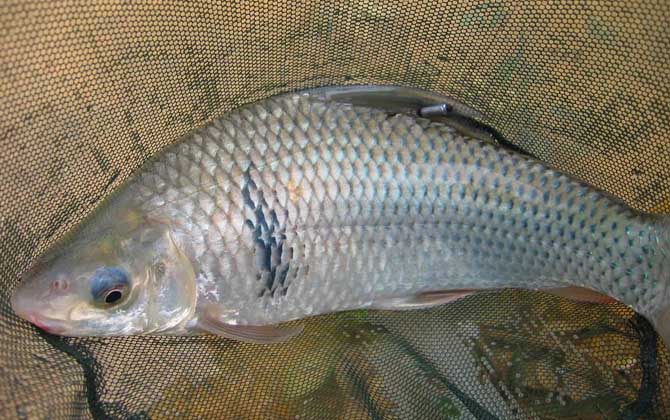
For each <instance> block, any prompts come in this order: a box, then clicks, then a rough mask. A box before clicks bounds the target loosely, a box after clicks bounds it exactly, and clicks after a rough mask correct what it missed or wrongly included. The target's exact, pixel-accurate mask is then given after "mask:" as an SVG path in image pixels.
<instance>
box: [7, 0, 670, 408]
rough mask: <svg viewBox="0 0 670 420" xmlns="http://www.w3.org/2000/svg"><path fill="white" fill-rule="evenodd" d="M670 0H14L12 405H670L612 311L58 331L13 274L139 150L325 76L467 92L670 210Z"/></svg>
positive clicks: (474, 311)
mask: <svg viewBox="0 0 670 420" xmlns="http://www.w3.org/2000/svg"><path fill="white" fill-rule="evenodd" d="M669 19H670V4H668V3H666V2H653V1H652V2H640V1H630V2H616V3H614V2H598V1H537V2H532V3H526V2H510V1H487V2H484V1H474V2H473V1H448V2H446V1H411V2H410V1H400V0H391V1H364V0H360V1H335V0H332V1H284V0H280V1H254V0H249V1H230V2H228V1H225V2H224V1H221V2H214V1H212V2H194V3H186V2H159V1H143V2H125V1H116V0H114V1H112V0H105V1H98V0H96V1H68V2H47V1H42V2H40V1H37V2H35V1H33V2H19V1H17V2H11V1H5V2H2V3H0V34H1V36H2V45H3V47H2V48H1V49H0V71H1V72H2V77H1V78H0V97H1V98H2V100H1V102H0V146H1V151H0V281H1V282H2V286H3V287H2V288H0V328H1V334H0V417H1V418H3V419H4V418H17V419H33V418H53V419H60V418H123V419H130V418H134V419H149V418H151V419H173V418H217V419H218V418H231V419H234V418H240V419H247V418H263V419H266V418H278V419H291V418H303V419H304V418H317V419H331V418H332V419H335V418H343V419H358V418H360V419H368V418H370V419H376V418H409V419H412V418H476V419H495V418H540V419H557V418H561V419H563V418H570V419H577V418H579V419H584V418H593V419H596V418H597V419H600V418H631V419H632V418H667V417H670V378H669V375H670V371H669V368H668V362H669V360H670V358H669V355H668V350H667V349H666V348H665V347H664V346H663V344H662V343H661V342H660V339H659V338H658V337H657V336H656V334H655V333H654V332H653V329H651V327H650V325H649V324H648V323H647V322H646V321H645V320H644V319H643V318H641V317H639V316H637V315H636V314H634V313H633V312H631V311H630V310H628V309H627V308H625V307H623V306H617V305H592V304H585V303H573V302H569V301H567V300H562V299H559V298H555V297H551V296H548V295H545V294H541V293H537V292H524V291H511V290H510V291H503V292H498V293H486V294H481V295H477V296H473V297H469V298H466V299H464V300H462V301H459V302H456V303H454V304H452V305H448V306H444V307H438V308H434V309H431V310H426V311H412V312H401V313H392V312H381V311H354V312H346V313H341V314H334V315H327V316H321V317H316V318H312V319H309V320H306V321H304V324H305V333H304V334H303V335H301V336H300V337H298V338H297V339H295V340H293V341H291V342H289V343H286V344H282V345H275V346H257V345H250V344H241V343H235V342H231V341H227V340H225V339H221V338H217V337H188V338H187V337H182V338H178V337H123V338H110V339H64V338H59V337H55V336H51V335H48V334H45V333H41V332H39V331H38V330H37V329H35V328H34V327H32V326H30V325H29V324H28V323H26V322H24V321H21V320H20V319H18V317H16V316H15V315H14V314H13V313H12V311H11V309H10V307H9V296H10V295H11V293H12V291H13V290H14V288H15V287H16V285H17V284H18V282H19V274H20V273H21V272H22V271H23V270H24V269H25V268H26V267H27V266H28V265H29V264H30V263H31V262H32V261H34V259H35V258H36V257H37V256H38V255H39V254H40V253H41V252H42V251H44V250H45V249H46V247H48V246H49V245H50V244H52V243H54V242H55V241H56V240H58V239H59V238H60V237H62V236H63V234H65V233H66V232H67V231H68V230H70V229H71V228H72V227H74V226H75V225H76V224H77V223H78V222H80V221H81V220H82V219H83V218H84V217H85V216H86V215H87V214H88V213H90V212H91V211H92V210H93V209H94V208H95V206H96V205H97V204H99V203H100V202H101V200H103V199H104V198H105V197H106V196H107V194H109V193H110V192H111V191H113V190H114V188H115V187H117V186H118V185H120V184H121V183H122V182H123V181H124V180H125V179H127V178H128V177H129V176H130V175H131V174H132V172H133V171H134V170H135V169H137V168H138V167H139V166H140V165H141V164H142V163H143V162H145V161H146V160H147V159H148V158H150V157H151V156H153V155H154V154H156V153H157V152H159V151H160V150H162V149H163V148H164V147H165V146H166V145H168V144H170V143H173V142H174V141H177V140H178V139H180V138H182V137H183V136H184V135H185V134H187V133H188V132H190V131H192V130H193V129H194V128H197V127H199V126H202V125H203V124H204V123H206V122H207V121H209V120H211V119H212V118H216V117H218V116H221V115H222V114H223V113H225V112H226V111H229V110H231V109H234V108H236V107H238V106H240V105H242V104H245V103H248V102H251V101H254V100H258V99H262V98H265V97H268V96H270V95H273V94H277V93H281V92H286V91H291V90H296V89H304V88H311V87H318V86H325V85H342V84H368V83H375V84H392V85H404V86H412V87H418V88H422V89H427V90H431V91H434V92H437V93H440V94H444V95H447V96H451V97H454V98H456V99H458V100H460V101H461V102H463V103H465V104H467V105H469V106H471V107H472V108H474V109H477V110H479V111H480V112H482V114H483V115H484V116H485V118H484V122H486V123H487V124H490V125H491V126H493V127H495V128H496V129H497V130H498V131H499V132H500V133H501V134H502V135H503V136H504V137H505V138H507V139H508V140H509V141H511V142H512V143H514V144H516V145H518V146H520V147H521V148H523V149H524V150H526V151H528V152H529V153H531V154H533V155H534V156H537V157H538V158H539V159H541V160H543V161H545V162H547V163H548V164H550V165H552V166H554V167H557V168H559V169H562V170H563V171H566V172H568V173H571V174H573V175H574V176H576V177H578V178H580V179H583V180H585V181H587V182H589V183H591V184H593V185H595V186H597V187H599V188H601V189H603V190H606V191H608V192H610V193H611V194H613V195H615V196H617V197H619V198H621V199H622V200H624V201H626V202H627V203H628V204H629V205H630V206H632V207H634V208H636V209H639V210H641V211H645V212H652V213H659V214H668V213H670V140H668V138H667V137H668V135H667V133H668V126H669V125H670V121H669V117H668V109H670V103H669V101H670V92H669V86H670V85H669V84H668V83H667V80H668V79H669V76H670V74H668V73H670V70H668V69H670V53H669V51H670V49H669V48H668V47H669V46H670V45H669V44H670V36H669V34H668V25H667V22H668V21H669Z"/></svg>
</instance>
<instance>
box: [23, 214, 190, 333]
mask: <svg viewBox="0 0 670 420" xmlns="http://www.w3.org/2000/svg"><path fill="white" fill-rule="evenodd" d="M131 213H133V214H126V213H119V212H118V211H117V212H114V214H113V215H112V216H111V217H110V215H109V214H106V215H105V216H106V217H95V218H94V220H92V221H91V222H89V223H88V224H87V225H85V226H86V227H85V228H84V229H82V230H80V231H79V232H76V233H75V234H73V235H72V236H71V237H70V238H69V239H68V240H67V241H66V243H65V244H61V245H59V246H57V247H56V248H54V250H53V251H50V252H48V253H47V254H46V255H45V256H44V257H42V258H41V259H40V260H38V262H37V263H36V264H35V265H34V266H32V267H31V268H30V269H29V270H28V271H27V272H26V273H25V274H24V275H23V276H22V281H21V283H20V284H19V286H18V288H17V289H16V291H15V292H14V294H13V296H12V299H11V304H12V308H13V310H14V312H16V313H17V314H18V315H19V316H21V317H22V318H24V319H26V320H27V321H29V322H31V323H33V324H34V325H36V326H37V327H39V328H41V329H43V330H45V331H47V332H50V333H53V334H59V335H65V336H112V335H135V334H149V333H156V332H161V331H166V330H169V329H171V328H174V327H175V326H178V325H180V324H181V323H183V322H185V321H187V320H188V319H190V318H191V317H192V316H193V313H194V311H195V303H196V289H195V274H194V270H193V267H192V265H191V262H190V261H189V259H188V258H187V257H186V256H185V254H184V253H183V252H182V251H181V249H180V247H179V246H178V244H177V242H176V241H175V239H174V234H173V229H172V227H171V226H170V224H169V223H162V222H160V221H156V220H150V219H148V218H147V217H144V216H142V215H141V214H138V213H137V212H131Z"/></svg>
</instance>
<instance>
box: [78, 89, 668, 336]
mask: <svg viewBox="0 0 670 420" xmlns="http://www.w3.org/2000/svg"><path fill="white" fill-rule="evenodd" d="M127 209H135V210H137V211H139V212H140V213H141V214H142V215H143V217H146V220H150V221H159V222H160V223H165V224H166V226H169V229H170V234H171V235H172V236H173V237H174V240H175V242H176V244H177V247H178V248H179V249H180V250H181V251H182V252H183V253H184V254H185V256H186V257H187V259H188V261H189V262H190V264H191V266H192V268H193V271H194V273H195V278H196V283H197V291H198V292H197V297H196V307H195V308H194V310H193V314H192V316H191V319H190V320H191V321H197V319H198V317H199V316H201V315H202V311H204V309H203V308H209V309H208V310H212V308H215V309H216V311H217V314H218V322H222V323H226V324H231V325H267V324H276V323H279V322H282V321H288V320H293V319H299V318H303V317H305V316H310V315H316V314H320V313H327V312H333V311H340V310H347V309H355V308H368V307H389V302H395V300H397V299H399V298H401V299H408V300H411V299H412V297H413V296H417V295H419V294H421V293H424V292H431V291H441V290H452V289H499V288H503V287H523V288H531V289H546V288H555V287H562V286H570V285H577V286H584V287H587V288H590V289H593V290H596V291H599V292H603V293H605V294H608V295H610V296H612V297H614V298H617V299H620V300H621V301H623V302H624V303H626V304H628V305H630V306H632V307H633V308H635V309H636V310H638V311H640V312H641V313H643V314H644V315H646V316H648V317H649V318H650V319H651V320H652V322H655V323H656V326H657V327H659V326H660V328H661V329H663V328H666V327H664V325H659V324H658V319H660V317H662V316H667V315H664V314H666V313H668V312H667V311H668V303H667V302H668V301H669V300H670V296H669V295H668V293H670V292H669V290H668V289H669V288H668V283H670V278H669V277H670V274H668V273H670V255H669V251H668V249H670V229H669V228H668V221H667V219H663V218H655V217H652V216H648V215H641V214H638V213H635V212H634V211H632V210H630V209H629V208H627V207H626V206H625V205H623V204H622V203H620V202H618V201H616V200H614V199H612V198H611V197H609V196H608V195H606V194H604V193H601V192H599V191H596V190H594V189H593V188H591V187H589V186H587V185H586V184H582V183H580V182H578V181H576V180H573V179H571V178H570V177H568V176H566V175H564V174H561V173H559V172H556V171H554V170H552V169H550V168H548V167H546V166H544V165H542V164H541V163H539V162H537V161H535V160H533V159H531V158H529V157H526V156H523V155H520V154H517V153H515V152H512V151H509V150H506V149H504V148H501V147H499V146H496V145H493V144H490V143H486V142H483V141H480V140H476V139H473V138H469V137H466V136H464V135H462V134H460V133H459V132H457V131H456V130H455V129H454V128H452V127H450V126H448V125H445V124H443V123H440V122H435V121H430V120H428V119H423V118H417V117H415V116H412V115H407V114H402V113H401V114H393V113H390V112H387V111H384V110H380V109H373V108H367V107H364V106H359V105H356V106H354V105H350V104H344V103H336V102H332V101H325V100H323V99H322V98H320V97H319V96H318V95H314V96H313V95H311V94H288V95H282V96H277V97H274V98H271V99H268V100H265V101H263V102H259V103H255V104H251V105H248V106H245V107H242V108H241V109H238V110H236V111H233V112H231V113H229V114H227V115H225V116H223V117H222V118H219V119H216V120H214V121H212V122H210V123H209V124H207V125H206V126H204V127H203V128H201V129H200V130H198V131H196V132H194V133H192V134H191V135H190V136H188V137H187V138H185V139H183V140H182V141H181V142H179V143H177V144H175V145H173V146H172V147H170V148H168V149H166V150H165V151H163V152H161V153H160V154H159V155H158V156H157V157H156V158H155V159H154V160H153V161H151V162H150V163H148V164H147V165H146V166H145V167H143V168H142V170H141V171H140V172H139V174H138V176H136V177H134V178H132V179H131V180H129V181H128V182H127V183H126V184H125V185H124V186H123V187H122V189H121V191H120V192H119V193H118V194H115V195H114V197H113V198H112V199H110V201H109V202H108V203H106V207H105V210H104V211H103V213H104V214H106V216H105V217H106V218H107V219H105V220H111V219H114V218H115V217H117V218H118V217H120V216H118V215H120V214H123V212H124V211H126V210H127ZM97 220H99V219H92V221H91V222H90V223H91V224H95V223H98V222H97ZM91 229H93V228H91ZM89 232H90V230H89ZM186 321H188V320H185V321H184V322H182V323H180V324H179V327H178V328H177V327H175V329H174V331H173V332H175V333H184V332H187V330H188V329H189V328H196V327H194V325H197V323H193V322H191V323H187V322H186ZM168 332H169V331H168Z"/></svg>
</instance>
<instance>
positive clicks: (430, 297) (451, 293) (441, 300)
mask: <svg viewBox="0 0 670 420" xmlns="http://www.w3.org/2000/svg"><path fill="white" fill-rule="evenodd" d="M475 292H476V290H475V289H462V290H446V291H441V292H426V293H420V294H418V295H414V296H406V297H389V298H381V299H378V300H376V301H374V302H373V303H372V305H371V306H370V309H382V310H389V311H405V310H411V309H424V308H430V307H433V306H439V305H443V304H445V303H449V302H455V301H457V300H459V299H462V298H464V297H466V296H469V295H471V294H473V293H475Z"/></svg>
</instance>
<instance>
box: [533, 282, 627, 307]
mask: <svg viewBox="0 0 670 420" xmlns="http://www.w3.org/2000/svg"><path fill="white" fill-rule="evenodd" d="M540 290H541V291H543V292H545V293H549V294H551V295H554V296H559V297H562V298H566V299H570V300H572V301H575V302H590V303H615V302H617V300H616V299H614V298H613V297H610V296H607V295H605V294H603V293H600V292H596V291H595V290H591V289H587V288H586V287H579V286H565V287H555V288H549V289H540Z"/></svg>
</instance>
